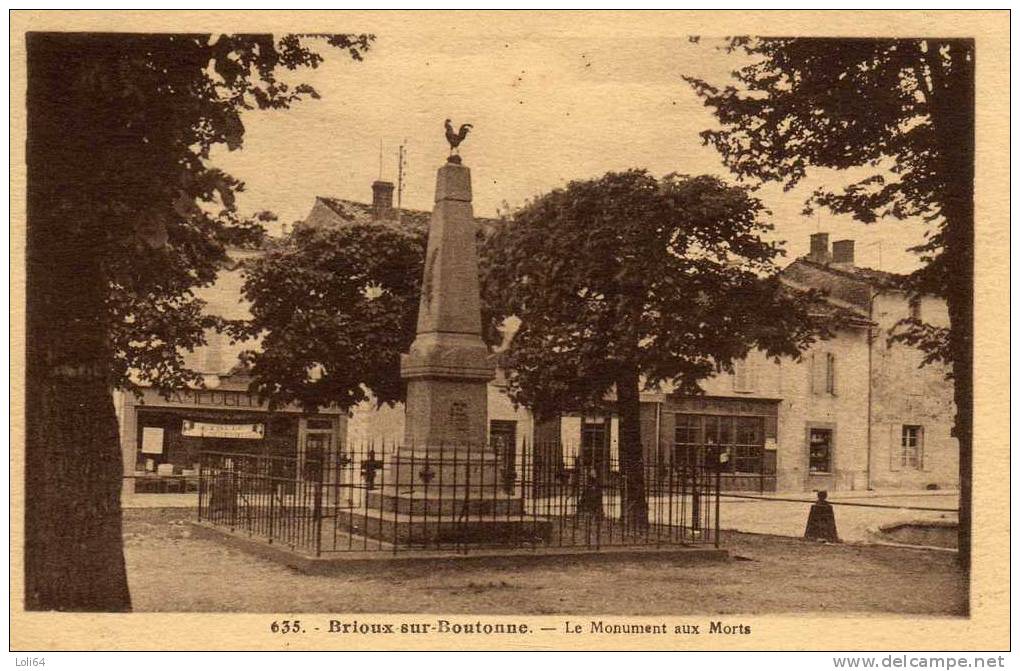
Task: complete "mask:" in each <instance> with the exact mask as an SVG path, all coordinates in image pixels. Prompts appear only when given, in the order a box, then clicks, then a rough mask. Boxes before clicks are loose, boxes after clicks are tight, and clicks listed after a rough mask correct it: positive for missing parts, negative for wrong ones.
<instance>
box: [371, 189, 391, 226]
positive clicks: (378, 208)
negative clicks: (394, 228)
mask: <svg viewBox="0 0 1020 671" xmlns="http://www.w3.org/2000/svg"><path fill="white" fill-rule="evenodd" d="M392 217H393V182H383V181H382V180H376V181H374V182H372V218H373V219H391V218H392Z"/></svg>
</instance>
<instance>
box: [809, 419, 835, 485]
mask: <svg viewBox="0 0 1020 671" xmlns="http://www.w3.org/2000/svg"><path fill="white" fill-rule="evenodd" d="M808 472H809V473H812V474H814V473H817V474H826V473H831V472H832V429H816V428H812V429H810V430H809V431H808Z"/></svg>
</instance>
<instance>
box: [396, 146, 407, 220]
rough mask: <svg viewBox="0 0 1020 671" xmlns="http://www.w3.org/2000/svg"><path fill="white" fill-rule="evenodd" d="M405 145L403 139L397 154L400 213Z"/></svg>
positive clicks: (398, 206)
mask: <svg viewBox="0 0 1020 671" xmlns="http://www.w3.org/2000/svg"><path fill="white" fill-rule="evenodd" d="M406 144H407V139H406V138H405V139H404V142H403V144H401V145H400V151H399V152H398V154H397V212H399V211H400V206H401V203H402V202H403V200H404V157H405V156H406V155H407V153H406V149H405V148H404V147H405V145H406Z"/></svg>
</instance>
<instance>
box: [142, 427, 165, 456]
mask: <svg viewBox="0 0 1020 671" xmlns="http://www.w3.org/2000/svg"><path fill="white" fill-rule="evenodd" d="M142 454H163V429H162V427H158V426H146V427H143V428H142Z"/></svg>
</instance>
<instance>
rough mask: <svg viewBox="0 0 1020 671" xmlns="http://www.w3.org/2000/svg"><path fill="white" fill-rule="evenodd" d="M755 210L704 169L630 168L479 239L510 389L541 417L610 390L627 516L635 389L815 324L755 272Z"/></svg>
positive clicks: (637, 512) (742, 192)
mask: <svg viewBox="0 0 1020 671" xmlns="http://www.w3.org/2000/svg"><path fill="white" fill-rule="evenodd" d="M763 214H764V207H763V205H762V203H761V202H760V201H759V200H758V199H756V198H754V197H753V196H752V195H750V194H749V193H748V191H747V190H746V189H743V188H740V187H734V186H729V185H727V184H725V183H723V182H722V181H720V180H719V179H717V178H715V177H709V176H698V177H688V176H684V175H667V176H666V177H664V178H662V179H661V180H657V179H655V178H654V177H652V176H651V175H649V174H648V173H647V172H645V171H642V170H631V171H627V172H622V173H608V174H606V175H605V176H603V177H601V178H599V179H593V180H587V181H575V182H571V183H570V184H568V185H567V187H566V188H563V189H557V190H554V191H552V192H550V193H548V194H546V195H544V196H542V197H540V198H538V199H537V200H535V201H533V202H531V203H529V204H528V205H526V206H525V207H523V208H522V209H520V210H519V211H518V212H516V213H515V215H514V217H513V219H512V220H510V221H508V222H506V223H505V224H504V225H503V226H501V227H500V228H499V229H497V231H496V233H495V234H494V235H492V236H491V237H490V238H489V239H488V240H487V242H486V247H485V250H486V251H485V253H484V254H482V258H483V260H484V267H483V278H484V283H483V286H484V289H483V293H484V296H485V302H486V303H488V304H489V305H490V308H491V310H492V312H491V314H492V316H493V318H494V319H496V320H499V319H502V318H504V317H506V316H510V315H514V316H516V317H517V318H518V319H519V320H520V325H519V328H518V330H517V332H516V333H515V335H514V336H513V339H512V340H511V341H510V344H509V346H508V348H507V350H506V351H505V352H504V354H503V364H504V366H505V368H506V372H507V382H508V389H509V393H510V395H511V396H512V397H513V398H514V399H515V400H517V401H518V402H521V403H523V404H524V405H526V406H528V407H529V408H531V409H532V410H533V411H534V412H535V413H536V415H538V416H539V417H540V418H541V417H543V416H548V415H553V414H555V413H558V412H576V411H579V410H588V409H598V408H604V407H605V406H606V402H605V399H606V398H607V395H609V394H610V393H615V401H613V405H615V408H616V411H617V414H618V416H619V422H620V448H619V456H620V470H621V472H622V473H623V476H624V487H623V490H622V491H623V499H624V500H623V509H624V511H625V512H624V514H625V516H626V518H627V519H628V522H629V523H631V524H634V525H637V526H639V527H640V526H643V525H645V524H647V523H648V517H647V514H648V513H647V505H646V501H645V495H644V470H643V468H644V464H643V452H642V447H641V445H642V443H641V435H640V433H641V431H640V391H641V388H642V386H645V387H654V386H656V385H658V384H659V383H663V382H665V383H668V384H669V386H671V387H674V388H675V389H677V390H679V391H681V392H684V393H698V392H699V391H700V388H699V382H700V381H701V380H703V379H705V378H706V377H709V376H711V375H713V374H714V373H717V372H719V371H722V370H732V366H733V361H734V360H736V359H739V358H741V357H743V356H745V355H746V354H747V353H748V351H749V349H750V348H752V347H760V348H761V349H763V350H764V351H766V352H767V353H769V354H770V355H772V356H780V355H787V356H793V357H796V356H798V354H799V352H800V350H801V349H803V348H804V347H806V346H807V345H808V344H810V343H811V342H812V341H813V340H814V339H815V338H816V337H817V336H818V333H819V327H821V329H822V330H824V324H823V323H817V324H816V320H815V319H813V318H812V315H811V312H810V309H809V308H810V304H811V297H808V296H803V295H800V294H797V293H791V292H788V291H785V290H784V289H783V288H782V286H781V284H780V283H779V281H778V279H777V278H776V277H775V276H772V277H769V275H770V274H771V273H772V272H773V271H774V270H775V266H774V264H773V262H774V260H775V259H776V258H777V257H778V256H779V255H780V254H781V250H780V249H779V248H778V247H777V246H776V245H775V244H772V243H768V242H765V241H764V240H763V239H762V236H763V235H764V234H765V233H767V232H768V231H769V230H770V228H771V226H770V225H769V224H767V223H766V222H765V221H764V219H763V217H762V215H763ZM584 457H585V455H582V458H584Z"/></svg>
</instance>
